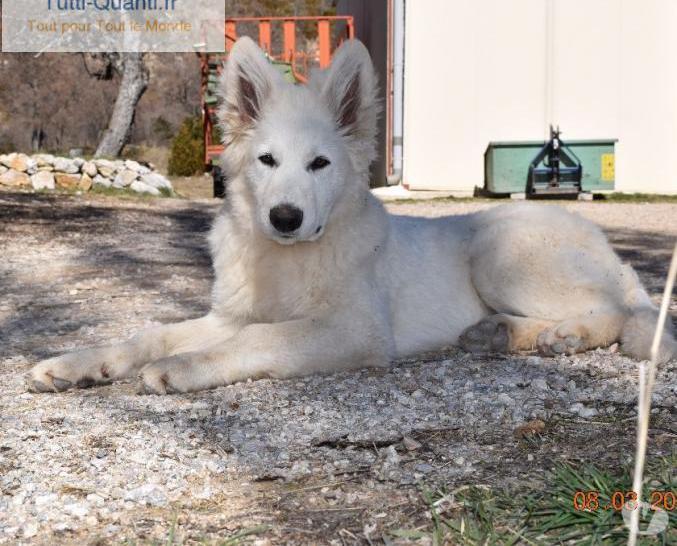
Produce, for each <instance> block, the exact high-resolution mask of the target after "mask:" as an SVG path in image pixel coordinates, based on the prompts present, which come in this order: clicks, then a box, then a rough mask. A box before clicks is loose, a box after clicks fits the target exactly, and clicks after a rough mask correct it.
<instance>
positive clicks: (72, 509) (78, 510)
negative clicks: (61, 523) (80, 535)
mask: <svg viewBox="0 0 677 546" xmlns="http://www.w3.org/2000/svg"><path fill="white" fill-rule="evenodd" d="M63 510H64V512H66V513H67V514H70V515H72V516H76V517H79V518H84V517H85V516H86V515H87V514H89V507H88V506H86V505H85V504H81V503H78V502H74V503H72V504H67V505H66V506H64V507H63Z"/></svg>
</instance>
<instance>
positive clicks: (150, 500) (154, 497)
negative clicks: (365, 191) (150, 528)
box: [125, 483, 167, 506]
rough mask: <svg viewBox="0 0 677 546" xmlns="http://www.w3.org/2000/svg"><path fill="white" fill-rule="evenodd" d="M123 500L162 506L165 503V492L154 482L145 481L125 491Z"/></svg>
mask: <svg viewBox="0 0 677 546" xmlns="http://www.w3.org/2000/svg"><path fill="white" fill-rule="evenodd" d="M125 500H129V501H133V502H138V503H140V504H149V505H151V506H164V505H166V504H167V494H166V493H165V491H164V489H163V488H162V487H160V486H159V485H156V484H154V483H147V484H144V485H142V486H141V487H137V488H136V489H132V490H131V491H127V494H126V495H125Z"/></svg>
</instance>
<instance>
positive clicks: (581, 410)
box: [569, 402, 599, 419]
mask: <svg viewBox="0 0 677 546" xmlns="http://www.w3.org/2000/svg"><path fill="white" fill-rule="evenodd" d="M569 411H570V412H571V413H577V414H578V415H580V416H581V417H583V418H584V419H588V418H590V417H595V416H596V415H598V414H599V411H597V410H596V409H595V408H588V407H586V406H584V405H583V404H581V403H580V402H576V403H575V404H571V406H570V407H569Z"/></svg>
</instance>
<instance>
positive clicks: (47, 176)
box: [31, 171, 56, 190]
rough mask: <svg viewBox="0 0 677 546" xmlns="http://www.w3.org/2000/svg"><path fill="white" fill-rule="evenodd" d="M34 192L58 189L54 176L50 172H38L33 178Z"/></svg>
mask: <svg viewBox="0 0 677 546" xmlns="http://www.w3.org/2000/svg"><path fill="white" fill-rule="evenodd" d="M31 184H33V189H34V190H53V189H54V188H55V187H56V180H55V179H54V175H53V174H52V173H51V172H49V171H38V172H37V173H36V174H34V175H33V176H31Z"/></svg>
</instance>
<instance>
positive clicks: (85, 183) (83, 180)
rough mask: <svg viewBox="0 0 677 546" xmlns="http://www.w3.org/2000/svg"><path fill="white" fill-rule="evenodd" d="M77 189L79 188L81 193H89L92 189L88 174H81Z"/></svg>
mask: <svg viewBox="0 0 677 546" xmlns="http://www.w3.org/2000/svg"><path fill="white" fill-rule="evenodd" d="M78 188H80V189H81V190H83V191H89V190H91V189H92V178H91V177H90V176H89V175H88V174H83V175H82V176H81V177H80V183H79V184H78Z"/></svg>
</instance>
